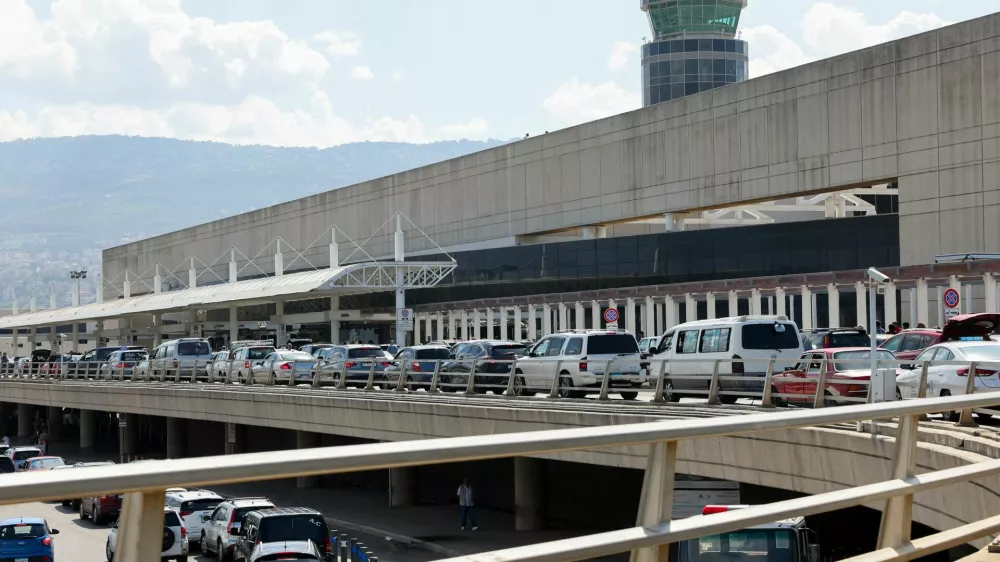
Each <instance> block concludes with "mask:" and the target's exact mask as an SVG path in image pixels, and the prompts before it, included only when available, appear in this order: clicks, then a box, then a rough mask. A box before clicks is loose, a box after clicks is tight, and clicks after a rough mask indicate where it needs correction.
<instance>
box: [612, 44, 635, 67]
mask: <svg viewBox="0 0 1000 562" xmlns="http://www.w3.org/2000/svg"><path fill="white" fill-rule="evenodd" d="M637 54H639V47H638V46H637V45H633V44H632V43H627V42H625V41H615V42H614V43H612V44H611V56H610V57H609V58H608V68H610V69H611V70H613V71H618V70H621V69H622V68H624V67H625V65H627V64H628V61H629V58H630V57H631V56H632V55H637Z"/></svg>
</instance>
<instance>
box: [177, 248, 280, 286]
mask: <svg viewBox="0 0 1000 562" xmlns="http://www.w3.org/2000/svg"><path fill="white" fill-rule="evenodd" d="M279 255H280V254H279ZM197 286H198V270H197V269H195V268H194V256H192V257H191V267H190V268H189V269H188V289H194V288H196V287H197Z"/></svg>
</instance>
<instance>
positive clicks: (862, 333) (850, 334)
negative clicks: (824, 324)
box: [802, 328, 871, 351]
mask: <svg viewBox="0 0 1000 562" xmlns="http://www.w3.org/2000/svg"><path fill="white" fill-rule="evenodd" d="M869 346H871V340H870V339H869V338H868V331H867V330H864V329H861V328H821V329H818V330H813V331H812V332H808V333H806V332H803V334H802V348H803V351H812V350H814V349H830V348H835V347H869Z"/></svg>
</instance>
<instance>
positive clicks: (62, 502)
mask: <svg viewBox="0 0 1000 562" xmlns="http://www.w3.org/2000/svg"><path fill="white" fill-rule="evenodd" d="M70 503H71V502H70V501H69V500H62V501H61V502H59V505H61V506H63V507H67V506H69V504H70Z"/></svg>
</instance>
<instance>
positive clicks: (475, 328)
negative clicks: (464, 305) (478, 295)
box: [469, 308, 483, 340]
mask: <svg viewBox="0 0 1000 562" xmlns="http://www.w3.org/2000/svg"><path fill="white" fill-rule="evenodd" d="M470 333H471V334H472V337H471V338H469V339H473V340H478V339H479V338H481V337H483V323H482V322H481V321H480V317H479V309H478V308H475V309H473V310H472V330H471V331H470Z"/></svg>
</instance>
